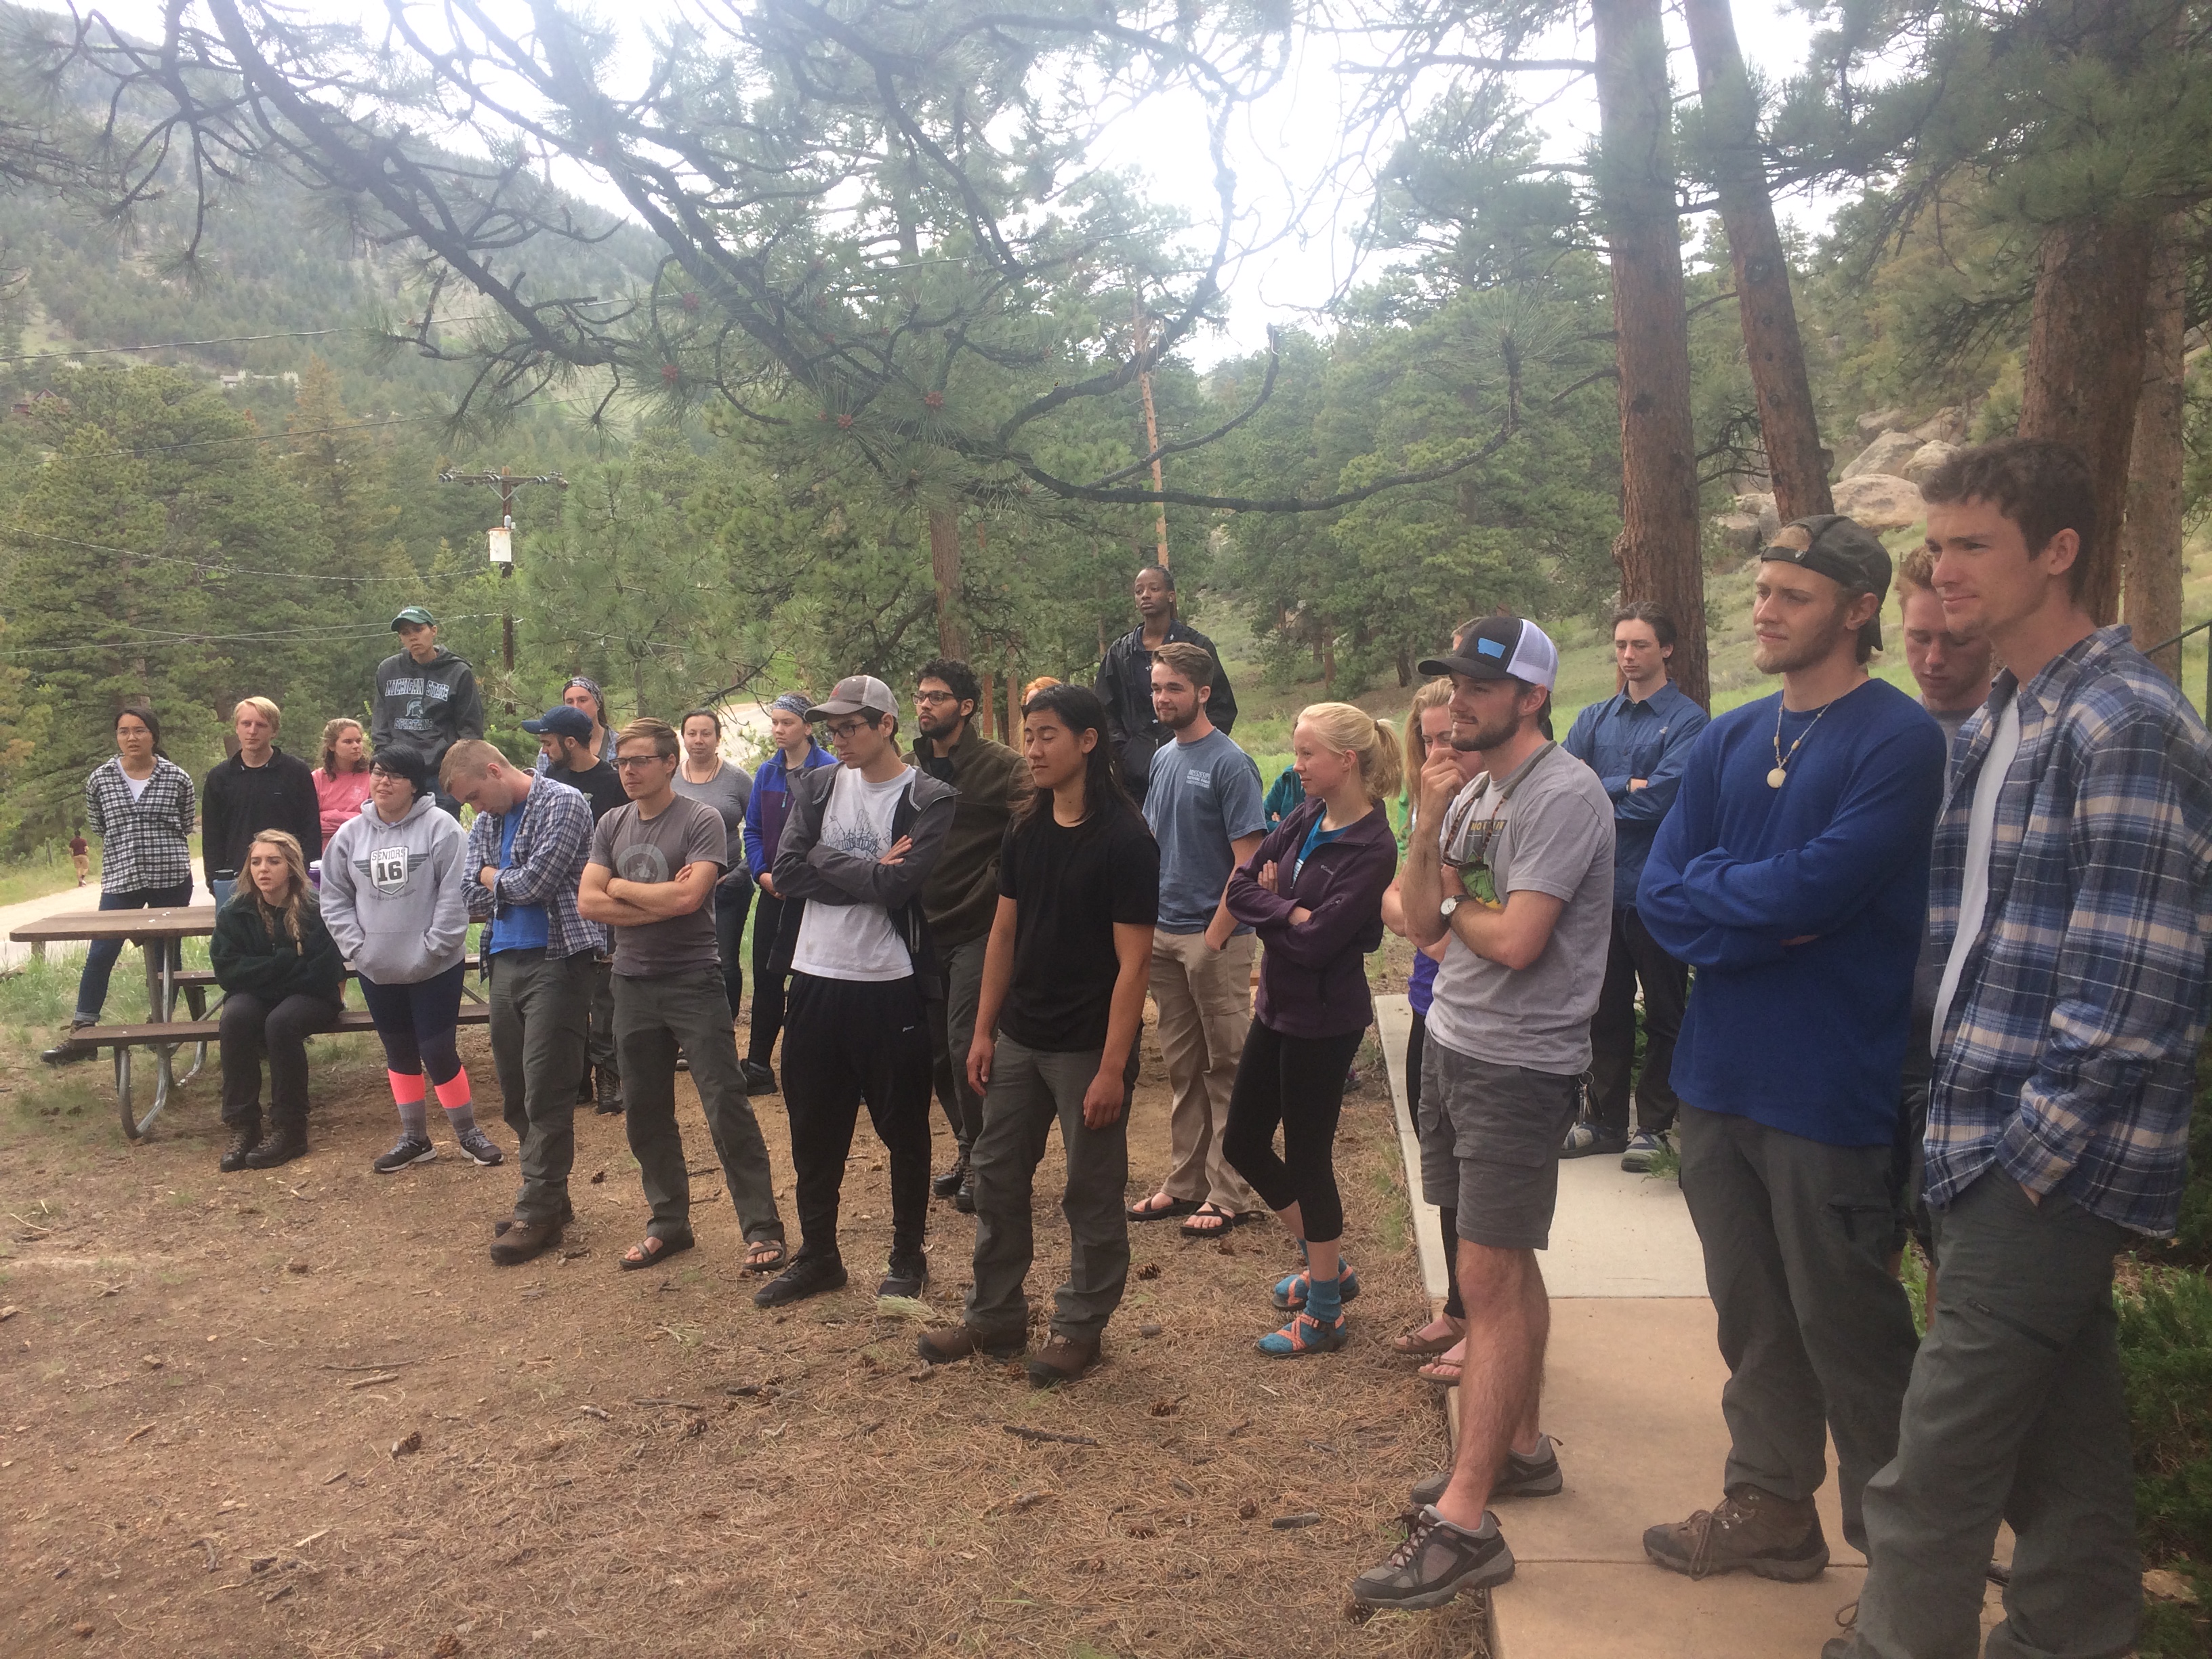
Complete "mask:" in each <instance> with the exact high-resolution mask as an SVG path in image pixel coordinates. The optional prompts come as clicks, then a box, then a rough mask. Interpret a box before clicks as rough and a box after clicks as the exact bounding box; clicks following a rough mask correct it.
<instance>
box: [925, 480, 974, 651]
mask: <svg viewBox="0 0 2212 1659" xmlns="http://www.w3.org/2000/svg"><path fill="white" fill-rule="evenodd" d="M929 574H930V576H931V578H932V579H933V580H934V581H935V582H936V584H937V649H938V651H939V653H940V654H941V655H944V656H947V657H957V658H958V659H961V660H962V661H963V662H965V661H966V660H967V659H968V641H967V639H966V636H965V630H964V629H962V627H961V626H960V617H959V613H958V611H957V605H958V601H959V596H960V515H959V514H958V513H956V512H955V511H954V510H953V509H952V508H951V507H931V508H930V509H929Z"/></svg>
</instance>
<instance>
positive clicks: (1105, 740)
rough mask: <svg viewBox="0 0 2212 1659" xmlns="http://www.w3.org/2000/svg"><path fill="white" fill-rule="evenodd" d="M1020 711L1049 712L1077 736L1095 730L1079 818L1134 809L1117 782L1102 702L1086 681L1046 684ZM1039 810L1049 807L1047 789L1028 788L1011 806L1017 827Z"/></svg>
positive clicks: (1086, 819) (1116, 764) (1118, 772)
mask: <svg viewBox="0 0 2212 1659" xmlns="http://www.w3.org/2000/svg"><path fill="white" fill-rule="evenodd" d="M1022 713H1023V714H1024V715H1025V716H1026V715H1030V714H1050V715H1052V716H1053V717H1054V719H1055V720H1059V721H1060V724H1061V725H1062V726H1066V728H1067V729H1068V730H1069V731H1071V732H1075V733H1076V734H1077V735H1079V736H1080V735H1081V734H1082V733H1083V732H1097V734H1098V741H1097V742H1096V743H1094V744H1091V753H1090V754H1089V755H1088V756H1087V757H1085V762H1084V767H1083V820H1084V822H1085V823H1095V822H1097V820H1098V819H1099V817H1100V816H1101V813H1102V810H1103V811H1113V810H1114V809H1115V808H1116V807H1122V808H1126V809H1127V811H1132V812H1133V811H1136V810H1137V803H1136V802H1134V801H1133V800H1131V799H1129V792H1128V790H1127V788H1125V787H1123V786H1122V783H1121V763H1120V761H1119V760H1118V759H1117V758H1116V757H1115V753H1114V744H1113V742H1112V740H1111V738H1110V734H1109V732H1108V731H1107V727H1106V705H1105V704H1104V703H1103V702H1099V701H1098V694H1097V692H1096V691H1093V690H1091V688H1090V687H1089V686H1087V685H1048V686H1044V687H1042V688H1041V689H1040V690H1038V691H1037V692H1036V695H1035V696H1032V697H1030V700H1029V701H1028V702H1024V704H1023V705H1022ZM1040 810H1042V811H1044V812H1046V813H1047V814H1049V813H1050V812H1051V811H1052V794H1051V792H1050V791H1049V790H1045V789H1032V790H1030V793H1029V798H1028V799H1025V800H1024V801H1023V802H1022V804H1021V805H1020V806H1018V808H1016V809H1015V816H1014V825H1015V828H1016V829H1023V828H1025V827H1027V825H1028V824H1029V823H1030V820H1031V819H1032V818H1034V817H1036V815H1037V813H1038V811H1040Z"/></svg>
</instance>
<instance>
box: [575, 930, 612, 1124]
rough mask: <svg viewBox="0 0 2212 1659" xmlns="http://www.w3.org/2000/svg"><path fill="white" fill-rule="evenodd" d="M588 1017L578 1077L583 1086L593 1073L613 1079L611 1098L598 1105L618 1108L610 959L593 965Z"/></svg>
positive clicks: (590, 1079)
mask: <svg viewBox="0 0 2212 1659" xmlns="http://www.w3.org/2000/svg"><path fill="white" fill-rule="evenodd" d="M591 1017H592V1018H591V1030H590V1031H589V1032H588V1033H587V1034H586V1037H585V1040H584V1057H583V1058H584V1063H583V1065H582V1066H580V1067H579V1068H578V1075H579V1076H580V1077H581V1078H582V1079H583V1080H584V1081H585V1082H586V1083H592V1082H593V1081H594V1079H593V1078H592V1073H594V1072H605V1073H606V1074H607V1076H608V1077H609V1078H610V1079H612V1080H613V1083H614V1085H615V1088H614V1098H613V1099H611V1100H602V1101H600V1102H599V1104H600V1105H602V1106H606V1107H616V1106H619V1105H621V1104H622V1054H621V1051H620V1050H619V1049H617V1048H616V1046H615V964H614V962H613V959H612V958H611V957H610V958H608V959H607V960H605V961H603V962H599V963H595V964H594V965H593V972H592V1001H591ZM594 1092H595V1093H596V1090H595V1091H594Z"/></svg>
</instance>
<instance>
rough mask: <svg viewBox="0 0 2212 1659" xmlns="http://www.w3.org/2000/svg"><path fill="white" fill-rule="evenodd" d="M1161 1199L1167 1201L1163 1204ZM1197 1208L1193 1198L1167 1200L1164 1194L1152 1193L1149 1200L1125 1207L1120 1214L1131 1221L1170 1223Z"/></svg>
mask: <svg viewBox="0 0 2212 1659" xmlns="http://www.w3.org/2000/svg"><path fill="white" fill-rule="evenodd" d="M1162 1199H1167V1202H1165V1203H1164V1204H1163V1203H1162V1202H1161V1201H1160V1200H1162ZM1197 1208H1198V1200H1196V1199H1194V1198H1168V1195H1167V1194H1165V1193H1154V1194H1152V1196H1151V1197H1150V1198H1146V1199H1140V1200H1138V1201H1137V1202H1136V1203H1134V1204H1131V1205H1127V1206H1125V1207H1124V1208H1123V1210H1122V1213H1123V1214H1124V1215H1126V1216H1127V1217H1128V1218H1129V1219H1130V1220H1132V1221H1172V1220H1174V1219H1175V1218H1176V1217H1178V1216H1186V1215H1189V1214H1190V1213H1192V1212H1194V1211H1195V1210H1196V1209H1197Z"/></svg>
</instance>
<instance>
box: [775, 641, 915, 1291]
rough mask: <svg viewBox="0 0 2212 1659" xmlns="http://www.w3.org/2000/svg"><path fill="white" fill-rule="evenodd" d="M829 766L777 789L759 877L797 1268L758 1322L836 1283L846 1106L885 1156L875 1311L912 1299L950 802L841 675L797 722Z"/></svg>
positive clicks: (857, 678) (869, 684)
mask: <svg viewBox="0 0 2212 1659" xmlns="http://www.w3.org/2000/svg"><path fill="white" fill-rule="evenodd" d="M806 718H807V719H808V720H811V721H815V722H818V723H819V724H821V725H823V726H826V727H827V728H828V729H829V740H830V742H831V744H833V745H834V746H835V747H836V753H837V760H838V765H837V766H836V768H835V769H829V768H826V767H825V768H823V769H818V770H813V771H800V772H796V773H793V774H792V775H790V776H789V777H788V778H787V780H786V783H787V787H789V789H790V791H791V812H790V817H789V818H788V819H787V821H786V823H785V824H784V826H783V836H782V841H781V845H780V846H779V847H778V848H777V849H776V855H775V866H774V867H773V869H772V871H771V874H772V876H773V878H774V879H775V890H776V892H777V893H778V894H779V895H781V897H782V899H783V902H784V904H785V906H786V907H787V914H786V915H785V916H784V918H783V925H782V928H781V933H780V936H779V938H778V939H777V944H776V953H775V959H774V962H773V963H772V964H771V965H772V967H773V968H775V969H784V968H788V969H790V970H791V995H790V1008H789V1012H788V1013H787V1017H786V1023H785V1026H784V1033H783V1102H784V1105H785V1107H786V1109H787V1110H788V1111H789V1112H790V1114H791V1162H792V1165H793V1169H794V1170H796V1172H797V1174H798V1177H799V1181H798V1194H797V1196H798V1205H799V1254H798V1255H796V1256H794V1257H793V1259H792V1263H791V1265H790V1266H789V1267H787V1268H785V1269H784V1271H783V1272H782V1273H780V1274H779V1275H777V1277H775V1279H770V1280H769V1282H768V1283H767V1284H766V1285H763V1286H762V1287H761V1288H760V1290H759V1291H758V1292H757V1294H756V1295H755V1296H754V1297H753V1299H754V1300H755V1301H756V1302H757V1303H758V1304H760V1305H761V1306H763V1307H764V1308H772V1307H775V1306H777V1305H778V1304H781V1303H786V1302H795V1301H797V1300H799V1298H800V1297H808V1296H816V1295H819V1294H820V1293H821V1292H822V1291H834V1290H836V1289H838V1288H839V1287H840V1286H842V1285H843V1284H844V1283H845V1264H844V1260H843V1257H842V1255H840V1253H839V1251H838V1248H837V1203H838V1197H839V1194H840V1190H841V1189H842V1187H843V1185H844V1180H845V1159H846V1157H847V1155H848V1154H849V1153H850V1152H852V1150H853V1128H854V1123H855V1122H856V1121H857V1120H858V1117H859V1114H860V1103H861V1102H862V1101H863V1100H865V1101H866V1102H867V1104H868V1115H869V1117H870V1118H872V1120H873V1121H874V1122H875V1126H876V1133H877V1134H878V1135H879V1136H881V1137H882V1138H883V1142H884V1148H885V1149H886V1150H887V1151H888V1152H889V1153H890V1166H891V1168H890V1175H891V1249H890V1270H889V1271H888V1272H887V1273H885V1275H884V1280H883V1283H882V1284H881V1285H878V1287H877V1292H876V1293H877V1294H878V1296H920V1295H921V1292H922V1287H923V1286H924V1285H926V1284H927V1281H928V1278H929V1267H928V1263H927V1260H926V1259H925V1258H924V1256H923V1255H922V1250H921V1242H922V1234H923V1231H924V1229H925V1228H926V1226H927V1222H928V1216H929V1098H930V1089H931V1075H930V1047H929V1022H928V1014H927V1009H926V1007H925V1006H924V1000H925V998H927V996H930V995H932V994H939V992H938V987H939V985H940V984H941V981H940V980H939V976H938V973H937V953H936V951H935V950H934V948H933V945H932V942H931V939H930V935H929V923H928V921H927V919H926V918H925V916H924V915H923V911H922V902H921V892H922V888H923V887H924V886H925V885H926V884H927V882H928V880H929V876H930V872H931V871H932V870H933V869H935V868H936V866H937V860H938V858H939V855H940V854H942V853H943V852H944V850H945V837H946V836H948V835H949V834H951V829H952V812H953V805H954V802H955V801H956V800H957V798H958V792H957V791H956V790H955V789H954V788H953V787H952V786H951V784H949V783H946V782H945V781H942V780H941V779H938V778H933V777H932V776H930V775H928V774H927V772H924V771H922V770H921V769H919V768H917V767H912V766H908V764H907V763H906V758H905V757H904V756H902V755H901V754H900V753H899V750H898V743H897V738H898V700H897V699H896V697H894V696H892V695H891V690H890V687H889V686H887V685H885V684H884V683H883V682H882V681H881V680H879V679H877V678H875V677H874V676H872V675H870V674H850V675H848V676H847V677H846V678H843V679H842V680H839V681H838V682H837V684H836V685H835V686H834V687H832V688H831V690H830V693H829V697H828V698H827V699H826V700H825V701H823V702H819V703H817V704H816V705H815V706H814V707H813V708H809V709H808V710H807V711H806Z"/></svg>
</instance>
